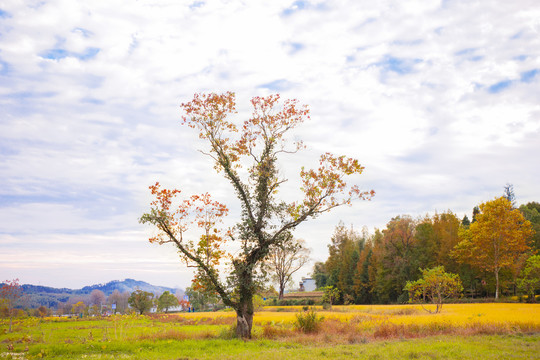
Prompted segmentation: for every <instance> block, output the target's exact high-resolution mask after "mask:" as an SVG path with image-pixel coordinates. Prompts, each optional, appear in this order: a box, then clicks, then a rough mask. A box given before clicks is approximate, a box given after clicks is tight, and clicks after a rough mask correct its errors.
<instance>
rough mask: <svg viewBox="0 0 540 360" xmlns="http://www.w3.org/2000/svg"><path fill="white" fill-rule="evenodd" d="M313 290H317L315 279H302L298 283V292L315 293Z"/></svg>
mask: <svg viewBox="0 0 540 360" xmlns="http://www.w3.org/2000/svg"><path fill="white" fill-rule="evenodd" d="M315 289H317V284H316V283H315V279H312V278H304V277H303V278H302V281H300V291H315Z"/></svg>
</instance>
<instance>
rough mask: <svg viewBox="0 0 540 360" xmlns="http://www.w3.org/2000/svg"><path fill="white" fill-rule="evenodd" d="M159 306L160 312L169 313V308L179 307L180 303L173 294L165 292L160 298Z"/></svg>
mask: <svg viewBox="0 0 540 360" xmlns="http://www.w3.org/2000/svg"><path fill="white" fill-rule="evenodd" d="M157 304H158V310H159V311H165V312H166V313H167V312H169V308H171V307H174V306H178V304H179V303H178V299H177V298H176V296H174V295H173V294H171V293H170V292H169V291H165V292H164V293H163V294H161V295H160V296H159V298H158V301H157Z"/></svg>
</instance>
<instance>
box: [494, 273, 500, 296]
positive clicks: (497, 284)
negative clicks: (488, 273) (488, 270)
mask: <svg viewBox="0 0 540 360" xmlns="http://www.w3.org/2000/svg"><path fill="white" fill-rule="evenodd" d="M498 298H499V269H497V270H495V299H498Z"/></svg>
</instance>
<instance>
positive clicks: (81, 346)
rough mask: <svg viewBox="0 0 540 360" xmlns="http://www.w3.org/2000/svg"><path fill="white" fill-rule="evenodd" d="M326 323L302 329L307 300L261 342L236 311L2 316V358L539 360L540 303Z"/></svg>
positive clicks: (350, 312)
mask: <svg viewBox="0 0 540 360" xmlns="http://www.w3.org/2000/svg"><path fill="white" fill-rule="evenodd" d="M319 310H320V311H318V314H319V315H321V316H323V317H324V320H323V321H322V323H321V324H320V329H319V331H318V332H317V333H314V334H304V333H302V332H301V331H299V330H297V329H296V328H295V321H296V315H297V314H298V313H299V312H300V311H302V308H301V307H267V308H265V309H264V310H263V311H261V312H258V313H257V314H256V316H255V320H254V322H255V326H254V330H253V335H254V339H253V340H250V341H242V340H238V339H232V334H233V331H232V325H233V324H234V322H235V314H234V313H232V312H213V313H188V314H173V315H157V316H135V315H130V316H127V315H126V316H116V317H109V318H103V319H97V318H94V319H60V318H46V319H37V318H29V319H21V320H16V321H15V322H14V331H13V332H12V333H7V321H6V320H3V321H2V322H1V323H0V326H1V327H0V359H10V358H11V359H40V358H54V359H122V358H124V359H175V360H177V359H248V358H250V359H252V358H254V357H256V359H257V360H264V359H284V358H295V359H310V360H314V359H326V358H338V359H339V358H343V359H346V358H363V359H394V360H395V359H480V358H482V359H540V305H530V304H456V305H445V306H444V308H443V312H442V313H441V314H436V315H432V314H428V313H426V312H424V311H423V310H422V309H421V308H420V307H418V306H414V305H400V306H382V305H381V306H334V307H333V308H332V311H322V309H319Z"/></svg>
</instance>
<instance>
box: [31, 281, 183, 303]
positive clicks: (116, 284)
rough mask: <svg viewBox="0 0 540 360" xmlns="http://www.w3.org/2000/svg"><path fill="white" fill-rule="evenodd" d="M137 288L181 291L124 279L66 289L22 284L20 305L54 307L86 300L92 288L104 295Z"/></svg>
mask: <svg viewBox="0 0 540 360" xmlns="http://www.w3.org/2000/svg"><path fill="white" fill-rule="evenodd" d="M137 289H141V290H143V291H148V292H151V293H154V294H156V295H159V294H162V293H163V292H165V291H169V292H170V293H172V294H176V293H177V292H180V293H183V290H182V289H175V288H171V287H166V286H156V285H152V284H149V283H147V282H144V281H139V280H134V279H125V280H121V281H120V280H113V281H109V282H108V283H106V284H96V285H90V286H85V287H83V288H82V289H68V288H54V287H48V286H40V285H30V284H25V285H22V290H23V294H24V296H23V299H22V301H21V305H22V306H23V307H29V308H37V307H39V306H41V305H44V306H47V307H50V308H56V307H58V304H59V303H65V302H77V301H84V302H87V299H88V298H89V295H90V293H91V292H92V291H93V290H101V291H103V293H105V295H106V296H109V295H111V294H112V293H113V291H115V290H118V291H119V292H121V293H123V292H129V293H131V292H133V291H135V290H137Z"/></svg>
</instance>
